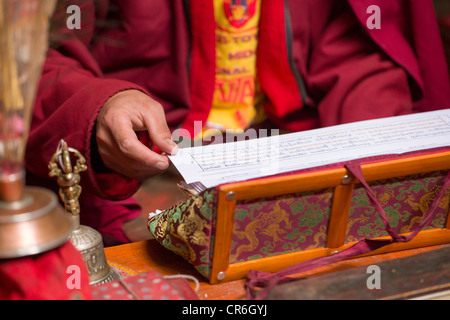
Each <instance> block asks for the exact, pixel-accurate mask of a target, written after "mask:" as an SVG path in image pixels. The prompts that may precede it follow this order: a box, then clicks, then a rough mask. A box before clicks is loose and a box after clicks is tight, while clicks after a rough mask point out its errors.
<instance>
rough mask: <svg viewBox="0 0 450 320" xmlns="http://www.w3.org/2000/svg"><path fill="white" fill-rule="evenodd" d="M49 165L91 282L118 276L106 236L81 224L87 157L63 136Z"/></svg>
mask: <svg viewBox="0 0 450 320" xmlns="http://www.w3.org/2000/svg"><path fill="white" fill-rule="evenodd" d="M71 153H73V154H74V155H75V156H76V158H77V161H76V164H75V166H73V167H72V164H71ZM58 164H59V166H58ZM48 167H49V170H50V176H51V177H57V181H58V185H59V187H60V189H59V196H60V198H61V200H62V201H63V203H64V207H65V210H66V211H67V212H68V213H69V214H70V216H71V218H72V223H73V231H72V233H71V234H70V235H69V240H70V241H71V243H72V244H73V245H74V246H75V247H76V248H77V249H78V250H79V251H80V252H81V254H82V256H83V259H84V261H85V262H86V265H87V269H88V273H89V283H90V284H91V285H99V284H103V283H106V282H109V281H112V280H116V279H118V276H117V274H116V273H115V272H114V271H113V270H112V269H111V267H110V266H109V264H108V263H107V261H106V256H105V251H104V248H103V239H102V236H101V235H100V233H99V232H98V231H97V230H94V229H93V228H91V227H88V226H84V225H80V204H79V202H78V198H79V197H80V195H81V186H80V185H79V182H80V172H82V171H85V170H86V169H87V166H86V160H85V158H84V157H83V156H82V155H81V153H80V152H79V151H78V150H76V149H73V148H69V147H68V146H67V143H66V142H65V141H64V140H61V142H60V144H59V146H58V149H57V151H56V153H55V154H54V155H53V157H52V159H51V161H50V163H49V166H48ZM60 167H61V168H60Z"/></svg>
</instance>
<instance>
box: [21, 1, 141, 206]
mask: <svg viewBox="0 0 450 320" xmlns="http://www.w3.org/2000/svg"><path fill="white" fill-rule="evenodd" d="M79 4H80V7H81V13H82V21H83V25H82V27H81V29H80V31H79V32H80V33H79V34H77V31H76V30H75V31H73V32H68V31H67V30H68V29H67V28H66V26H65V23H64V26H61V27H60V28H59V29H58V28H56V29H55V28H54V29H53V30H52V32H51V37H54V38H58V37H59V43H58V44H57V46H56V48H51V49H49V51H48V55H47V59H46V61H45V64H44V67H43V71H42V77H41V81H40V84H39V87H38V91H37V96H36V102H35V106H34V112H33V117H32V122H31V128H30V134H29V139H28V142H27V152H26V159H25V163H26V169H27V171H28V172H29V173H30V174H31V175H33V176H37V177H39V178H40V179H45V178H48V163H49V161H50V159H51V157H52V155H53V154H54V153H55V152H56V149H57V146H58V143H59V141H60V140H61V139H64V140H65V141H66V142H67V144H68V145H69V147H72V148H75V149H77V150H79V151H80V152H81V153H82V154H83V155H84V157H85V158H86V161H87V165H88V170H87V172H85V173H82V179H81V184H82V186H83V188H86V189H87V190H86V192H95V193H96V194H97V195H98V196H100V197H102V198H107V199H114V200H120V199H124V198H127V197H129V196H131V195H132V194H133V193H134V192H135V191H136V190H137V188H138V187H139V186H140V183H139V181H137V180H133V179H130V178H127V177H125V176H123V175H120V174H118V173H115V172H113V171H111V170H109V169H107V168H106V167H105V166H104V165H103V164H102V161H101V159H100V155H99V154H98V152H97V150H96V148H95V145H92V143H94V144H95V136H93V132H95V130H94V128H95V122H96V118H97V115H98V113H99V111H100V109H101V108H102V106H103V105H104V103H105V102H106V101H107V100H108V99H109V98H110V97H111V96H113V95H114V94H116V93H118V92H120V91H123V90H128V89H137V90H141V91H143V92H145V90H144V89H143V88H141V87H139V86H137V85H135V84H133V83H130V82H127V81H122V80H116V79H107V78H105V77H104V76H103V74H102V71H101V68H100V67H99V64H98V63H97V61H96V60H95V58H94V57H93V56H92V54H91V53H90V51H89V43H90V42H91V41H92V38H93V34H94V32H93V31H94V28H95V27H94V25H95V22H96V21H95V20H96V19H97V18H98V12H96V8H95V6H94V2H93V1H92V0H83V1H80V2H79ZM61 14H62V15H64V14H65V13H61V12H58V11H56V12H55V16H54V19H56V20H57V19H58V15H61ZM59 18H60V17H59ZM55 183H56V182H55Z"/></svg>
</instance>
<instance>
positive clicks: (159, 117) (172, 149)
mask: <svg viewBox="0 0 450 320" xmlns="http://www.w3.org/2000/svg"><path fill="white" fill-rule="evenodd" d="M143 120H144V124H145V126H146V128H147V130H148V134H149V136H150V139H151V140H152V141H153V143H154V144H155V145H156V146H157V147H158V148H159V149H161V151H163V152H165V153H167V154H171V155H173V154H176V153H177V152H178V146H177V144H176V143H175V142H174V141H173V139H172V134H171V132H170V130H169V127H168V126H167V122H166V116H165V114H164V109H163V108H162V107H161V106H159V107H158V106H157V107H156V108H155V110H152V112H149V113H148V114H146V115H145V117H144V119H143Z"/></svg>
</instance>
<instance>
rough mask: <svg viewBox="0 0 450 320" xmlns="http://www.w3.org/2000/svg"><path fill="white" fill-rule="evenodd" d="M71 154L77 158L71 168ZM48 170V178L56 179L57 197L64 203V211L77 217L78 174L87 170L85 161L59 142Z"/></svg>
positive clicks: (75, 151) (78, 154) (77, 152)
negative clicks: (57, 186)
mask: <svg viewBox="0 0 450 320" xmlns="http://www.w3.org/2000/svg"><path fill="white" fill-rule="evenodd" d="M71 153H73V154H74V155H75V156H76V158H77V160H76V163H75V166H73V167H72V162H71V159H70V158H71V157H70V156H71ZM58 164H59V166H58ZM48 168H49V170H50V172H49V175H50V177H57V182H58V185H59V196H60V198H61V200H62V201H63V203H64V207H65V209H66V211H67V212H69V213H70V214H72V215H79V214H80V204H79V202H78V198H79V197H80V195H81V186H80V184H79V183H80V172H82V171H86V170H87V165H86V159H85V158H84V157H83V155H82V154H81V153H80V152H79V151H78V150H76V149H73V148H69V147H68V146H67V143H66V142H65V141H64V140H61V142H60V144H59V146H58V149H57V151H56V153H55V154H54V155H53V157H52V159H51V160H50V163H49V165H48Z"/></svg>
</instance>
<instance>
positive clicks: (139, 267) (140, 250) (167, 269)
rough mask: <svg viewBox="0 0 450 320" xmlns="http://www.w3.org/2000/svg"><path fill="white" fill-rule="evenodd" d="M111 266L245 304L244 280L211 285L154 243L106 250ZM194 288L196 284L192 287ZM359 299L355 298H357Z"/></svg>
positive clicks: (334, 267)
mask: <svg viewBox="0 0 450 320" xmlns="http://www.w3.org/2000/svg"><path fill="white" fill-rule="evenodd" d="M446 246H450V245H438V246H431V247H425V248H419V249H411V250H405V251H399V252H394V253H386V254H381V255H376V256H368V257H361V258H355V259H351V260H347V261H341V262H337V263H333V264H331V265H329V266H325V267H321V268H319V269H316V270H313V271H310V272H306V273H303V274H299V275H297V276H298V277H315V276H319V275H323V274H329V273H331V272H337V271H342V270H347V269H350V268H355V267H360V266H368V265H373V264H377V263H380V262H382V261H386V260H391V259H397V258H402V257H407V256H412V255H415V254H419V253H424V252H428V251H431V250H436V249H440V248H444V247H446ZM105 254H106V258H107V260H108V262H109V264H110V265H111V266H112V267H114V268H118V269H120V270H121V271H124V272H125V273H127V274H129V275H135V274H139V273H142V272H147V271H150V270H156V271H158V272H159V273H160V274H162V275H175V274H184V275H191V276H194V277H196V278H197V279H198V280H199V282H200V288H199V289H198V291H197V295H198V296H199V298H200V299H201V300H242V299H245V286H244V285H245V283H244V280H236V281H230V282H224V283H219V284H215V285H210V284H209V283H208V282H207V281H206V280H205V279H204V278H203V277H202V276H201V275H200V274H199V273H198V272H197V271H196V270H195V268H194V267H193V266H192V265H190V264H189V263H187V262H186V261H184V260H183V258H181V257H180V256H178V255H176V254H174V253H172V252H170V251H168V250H167V249H165V248H163V247H162V246H161V245H160V244H159V243H157V242H156V241H155V240H147V241H140V242H135V243H130V244H125V245H120V246H115V247H107V248H105ZM192 286H193V287H195V284H194V283H192ZM355 299H356V297H355Z"/></svg>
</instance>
